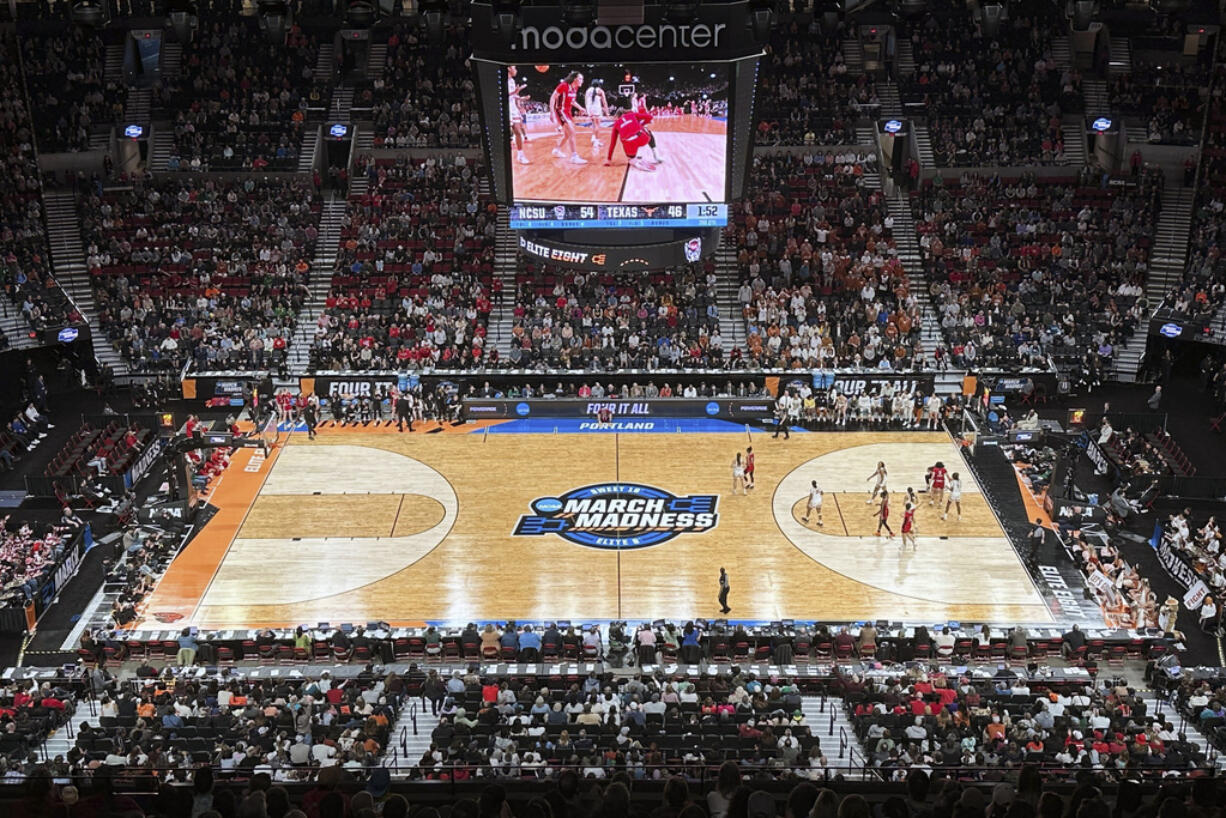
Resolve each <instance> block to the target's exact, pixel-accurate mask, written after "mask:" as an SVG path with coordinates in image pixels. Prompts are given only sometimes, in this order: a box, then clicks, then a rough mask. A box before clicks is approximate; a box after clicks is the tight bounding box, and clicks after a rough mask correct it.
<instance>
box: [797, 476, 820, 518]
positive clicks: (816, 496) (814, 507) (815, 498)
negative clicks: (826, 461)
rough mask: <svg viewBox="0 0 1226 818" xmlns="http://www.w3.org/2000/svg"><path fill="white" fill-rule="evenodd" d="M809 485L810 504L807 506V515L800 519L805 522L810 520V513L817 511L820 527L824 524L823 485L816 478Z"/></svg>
mask: <svg viewBox="0 0 1226 818" xmlns="http://www.w3.org/2000/svg"><path fill="white" fill-rule="evenodd" d="M809 485H810V489H809V504H808V506H807V507H806V508H805V516H803V517H801V518H800V521H801V522H803V523H807V522H809V517H810V515H812V514H813V512H815V511H816V512H817V524H818V526H819V527H820V526H821V525H822V489H821V486H819V485H818V484H817V481H816V480H813V481H812V482H810V484H809Z"/></svg>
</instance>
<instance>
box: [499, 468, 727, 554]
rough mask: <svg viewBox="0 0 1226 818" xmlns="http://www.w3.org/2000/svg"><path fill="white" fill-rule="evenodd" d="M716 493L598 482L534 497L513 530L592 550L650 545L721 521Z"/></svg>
mask: <svg viewBox="0 0 1226 818" xmlns="http://www.w3.org/2000/svg"><path fill="white" fill-rule="evenodd" d="M718 505H719V495H717V494H691V495H689V496H686V497H678V496H676V495H675V494H672V493H670V492H667V491H664V490H663V489H659V488H656V487H655V486H645V485H643V484H641V483H598V484H596V485H592V486H584V487H583V488H578V489H572V490H571V491H568V492H566V493H565V494H562V495H560V496H558V497H539V498H537V499H536V500H533V501H532V511H533V512H534V513H533V514H525V515H523V516H522V517H520V518H519V522H518V523H517V524H516V526H515V530H514V531H513V532H512V534H513V535H514V536H516V537H539V536H543V535H545V534H557V535H558V536H559V537H561V538H562V539H564V540H568V541H570V542H573V543H575V544H576V545H583V546H587V547H588V548H606V549H623V548H646V547H648V546H651V545H659V544H660V543H663V542H667V541H669V540H671V539H672V538H674V537H676V536H677V535H678V534H701V533H702V532H704V531H710V530H711V529H713V528H715V526H716V525H717V524H718V523H719V514H718V513H717V511H716V510H717V507H718Z"/></svg>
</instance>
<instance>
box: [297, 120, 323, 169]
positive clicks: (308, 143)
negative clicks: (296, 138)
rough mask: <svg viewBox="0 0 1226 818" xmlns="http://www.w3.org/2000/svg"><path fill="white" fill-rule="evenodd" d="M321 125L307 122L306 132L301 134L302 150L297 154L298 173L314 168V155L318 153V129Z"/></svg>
mask: <svg viewBox="0 0 1226 818" xmlns="http://www.w3.org/2000/svg"><path fill="white" fill-rule="evenodd" d="M322 127H323V126H322V125H319V124H318V123H313V122H308V123H307V125H306V132H305V133H303V135H302V151H301V152H300V153H299V154H298V172H299V173H310V172H311V171H313V170H315V158H316V157H315V155H316V154H317V153H319V143H320V139H319V131H320V128H322Z"/></svg>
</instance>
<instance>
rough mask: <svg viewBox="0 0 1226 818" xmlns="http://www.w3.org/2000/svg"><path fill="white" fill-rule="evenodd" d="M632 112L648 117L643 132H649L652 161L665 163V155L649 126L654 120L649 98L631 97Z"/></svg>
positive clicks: (648, 145) (648, 140)
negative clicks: (648, 103)
mask: <svg viewBox="0 0 1226 818" xmlns="http://www.w3.org/2000/svg"><path fill="white" fill-rule="evenodd" d="M630 108H631V110H632V111H634V112H635V113H637V114H639V115H641V116H644V117H646V119H644V120H643V130H644V131H646V132H647V147H649V148H651V159H652V161H653V162H655V163H656V164H659V163H660V162H663V161H664V154H663V153H661V152H660V151H659V150H657V148H656V135H655V134H653V133H652V132H651V129H650V128H648V127H647V126H648V125H649V124H650V123H651V120H652V119H653V117H652V114H651V111H650V110H648V109H647V97H646V96H645V95H644V96H640V95H638V94H635V95H634V96H633V97H631V106H630Z"/></svg>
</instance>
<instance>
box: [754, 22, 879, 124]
mask: <svg viewBox="0 0 1226 818" xmlns="http://www.w3.org/2000/svg"><path fill="white" fill-rule="evenodd" d="M843 36H846V33H845V32H843V31H842V30H841V29H840V30H836V31H831V32H823V30H822V29H821V27H820V26H819V25H818V24H817V22H816V21H814V22H811V23H810V24H809V25H807V26H801V25H800V24H799V23H797V22H793V23H791V24H790V25H788V26H786V27H783V26H780V27H777V28H775V29H774V31H772V33H771V44H770V45H771V47H770V51H769V52H768V56H767V57H766V59H764V60H763V61H762V64H761V68H760V71H761V74H760V77H761V85H760V88H759V97H758V109H757V112H756V113H757V115H758V121H757V122H756V123H755V127H756V130H755V139H756V142H757V144H758V145H759V146H767V145H854V144H855V143H856V129H855V122H856V120H857V119H859V118H864V117H870V118H871V117H875V116H876V115H877V112H878V111H879V110H880V105H881V101H880V100H879V99H878V97H877V91H876V82H875V79H874V77H873V75H872V74H860V75H859V76H853V75H851V74H850V73H849V72H848V67H847V64H846V63H845V62H844V61H843V52H842V43H841V41H840V38H841V37H843Z"/></svg>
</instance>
